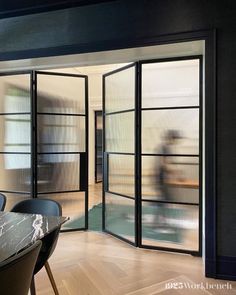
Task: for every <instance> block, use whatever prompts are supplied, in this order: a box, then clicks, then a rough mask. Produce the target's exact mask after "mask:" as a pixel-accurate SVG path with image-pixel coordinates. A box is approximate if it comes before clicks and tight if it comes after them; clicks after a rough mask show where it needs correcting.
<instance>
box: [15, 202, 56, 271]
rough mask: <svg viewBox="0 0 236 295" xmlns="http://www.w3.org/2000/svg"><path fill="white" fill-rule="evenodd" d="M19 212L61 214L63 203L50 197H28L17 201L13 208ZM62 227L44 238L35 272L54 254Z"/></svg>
mask: <svg viewBox="0 0 236 295" xmlns="http://www.w3.org/2000/svg"><path fill="white" fill-rule="evenodd" d="M11 211H12V212H18V213H30V214H41V215H45V216H61V215H62V209H61V205H60V204H59V203H57V202H56V201H54V200H49V199H28V200H24V201H21V202H19V203H17V204H16V205H15V206H14V207H13V208H12V210H11ZM59 233H60V228H57V229H55V230H54V231H52V232H51V233H49V234H47V235H46V236H45V237H44V238H43V239H42V242H43V245H42V249H41V251H40V253H39V258H38V260H37V263H36V266H35V270H34V274H36V273H37V272H38V271H39V270H40V269H41V268H42V267H43V266H44V264H45V262H46V261H47V260H48V258H49V257H50V256H51V255H52V253H53V251H54V249H55V247H56V244H57V240H58V236H59Z"/></svg>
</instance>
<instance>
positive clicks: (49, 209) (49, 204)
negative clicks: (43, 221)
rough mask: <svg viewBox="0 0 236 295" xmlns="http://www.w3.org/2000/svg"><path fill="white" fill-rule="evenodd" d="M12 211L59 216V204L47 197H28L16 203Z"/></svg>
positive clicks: (60, 211)
mask: <svg viewBox="0 0 236 295" xmlns="http://www.w3.org/2000/svg"><path fill="white" fill-rule="evenodd" d="M11 211H12V212H18V213H30V214H41V215H45V216H61V214H62V209H61V205H60V204H59V203H57V202H56V201H54V200H49V199H28V200H24V201H21V202H19V203H17V204H16V205H15V206H14V207H13V208H12V209H11Z"/></svg>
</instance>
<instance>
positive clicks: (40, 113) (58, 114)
mask: <svg viewBox="0 0 236 295" xmlns="http://www.w3.org/2000/svg"><path fill="white" fill-rule="evenodd" d="M37 115H49V116H52V115H53V116H69V117H73V116H77V117H86V114H80V113H78V114H76V113H47V112H37Z"/></svg>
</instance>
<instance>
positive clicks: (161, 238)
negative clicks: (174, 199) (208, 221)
mask: <svg viewBox="0 0 236 295" xmlns="http://www.w3.org/2000/svg"><path fill="white" fill-rule="evenodd" d="M198 210H199V207H198V206H189V205H188V206H184V205H174V204H160V203H159V204H158V203H151V202H142V244H143V245H152V246H159V247H170V248H175V249H186V250H192V251H197V250H198V239H199V237H198V219H199V216H198V215H199V214H198V212H199V211H198Z"/></svg>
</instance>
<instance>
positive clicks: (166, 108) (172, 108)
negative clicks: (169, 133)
mask: <svg viewBox="0 0 236 295" xmlns="http://www.w3.org/2000/svg"><path fill="white" fill-rule="evenodd" d="M199 108H200V106H194V105H193V106H180V107H176V106H172V107H154V108H142V109H141V110H142V111H158V110H160V111H161V110H186V109H187V110H188V109H199Z"/></svg>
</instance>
